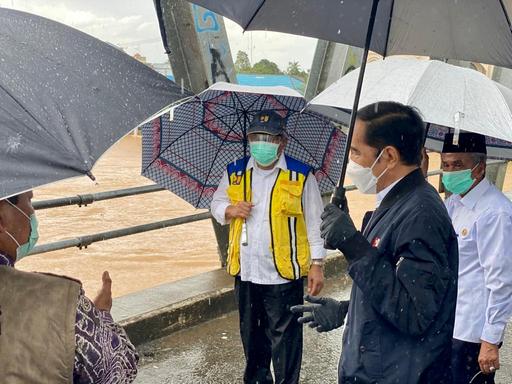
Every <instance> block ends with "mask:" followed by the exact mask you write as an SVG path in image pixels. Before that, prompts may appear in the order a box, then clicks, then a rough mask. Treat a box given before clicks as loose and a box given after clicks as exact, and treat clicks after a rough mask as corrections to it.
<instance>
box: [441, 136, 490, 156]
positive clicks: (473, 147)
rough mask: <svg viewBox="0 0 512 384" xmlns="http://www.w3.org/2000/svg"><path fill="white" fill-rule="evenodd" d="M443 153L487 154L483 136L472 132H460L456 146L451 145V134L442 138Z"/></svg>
mask: <svg viewBox="0 0 512 384" xmlns="http://www.w3.org/2000/svg"><path fill="white" fill-rule="evenodd" d="M443 153H483V154H487V146H486V145H485V136H484V135H481V134H479V133H473V132H461V133H460V134H459V143H458V145H454V144H453V133H447V134H446V136H445V137H444V144H443Z"/></svg>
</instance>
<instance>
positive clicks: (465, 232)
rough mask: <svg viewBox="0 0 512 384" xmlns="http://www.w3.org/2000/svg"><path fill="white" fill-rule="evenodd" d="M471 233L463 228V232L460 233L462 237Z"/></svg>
mask: <svg viewBox="0 0 512 384" xmlns="http://www.w3.org/2000/svg"><path fill="white" fill-rule="evenodd" d="M468 233H469V231H468V229H467V228H462V231H460V234H461V235H462V237H466V236H467V235H468Z"/></svg>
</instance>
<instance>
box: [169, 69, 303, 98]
mask: <svg viewBox="0 0 512 384" xmlns="http://www.w3.org/2000/svg"><path fill="white" fill-rule="evenodd" d="M167 78H168V79H170V80H173V81H174V76H173V75H168V76H167ZM236 78H237V81H238V84H240V85H257V86H266V87H271V86H278V85H281V86H284V87H289V88H292V89H294V90H296V91H298V92H300V93H302V94H304V88H305V83H304V82H303V81H301V80H299V79H297V78H295V77H293V76H288V75H260V74H252V73H239V74H237V75H236Z"/></svg>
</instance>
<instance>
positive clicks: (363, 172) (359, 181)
mask: <svg viewBox="0 0 512 384" xmlns="http://www.w3.org/2000/svg"><path fill="white" fill-rule="evenodd" d="M382 153H383V152H382V151H381V152H380V153H379V156H377V158H376V159H375V161H374V162H373V164H372V166H371V167H369V168H366V167H363V166H362V165H359V164H357V163H356V162H354V161H352V160H349V162H348V165H347V176H348V177H349V178H350V180H352V182H353V183H354V185H355V186H356V187H357V189H358V190H359V191H360V192H361V193H365V194H375V193H377V181H379V179H380V178H381V177H382V176H383V175H384V174H385V173H386V172H387V170H388V169H387V168H386V169H385V170H384V172H382V173H381V174H380V175H379V176H378V177H376V176H374V174H373V172H372V170H373V167H374V166H375V164H377V161H379V159H380V157H381V156H382Z"/></svg>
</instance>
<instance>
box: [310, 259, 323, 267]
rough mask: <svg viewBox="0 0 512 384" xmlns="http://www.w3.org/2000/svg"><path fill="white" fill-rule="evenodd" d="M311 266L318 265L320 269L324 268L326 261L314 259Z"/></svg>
mask: <svg viewBox="0 0 512 384" xmlns="http://www.w3.org/2000/svg"><path fill="white" fill-rule="evenodd" d="M311 265H318V266H320V267H323V266H324V260H323V259H313V260H312V261H311Z"/></svg>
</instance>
